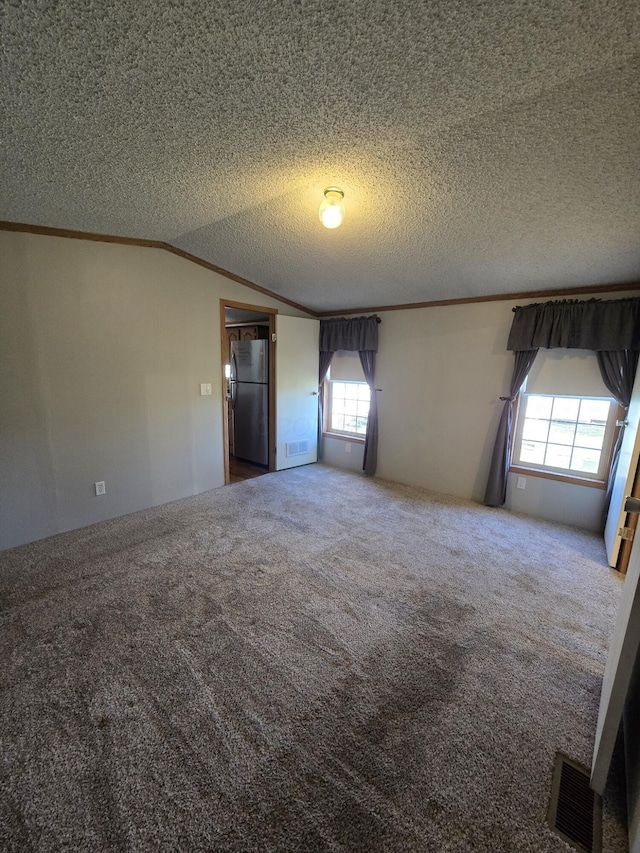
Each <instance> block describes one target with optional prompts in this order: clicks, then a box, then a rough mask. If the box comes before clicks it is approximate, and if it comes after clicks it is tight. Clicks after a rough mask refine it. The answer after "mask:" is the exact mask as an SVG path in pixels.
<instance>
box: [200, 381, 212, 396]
mask: <svg viewBox="0 0 640 853" xmlns="http://www.w3.org/2000/svg"><path fill="white" fill-rule="evenodd" d="M200 396H201V397H210V396H211V383H210V382H201V383H200Z"/></svg>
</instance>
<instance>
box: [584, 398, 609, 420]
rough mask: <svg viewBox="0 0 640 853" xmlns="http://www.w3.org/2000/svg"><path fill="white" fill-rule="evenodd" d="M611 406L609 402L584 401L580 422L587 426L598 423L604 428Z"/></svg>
mask: <svg viewBox="0 0 640 853" xmlns="http://www.w3.org/2000/svg"><path fill="white" fill-rule="evenodd" d="M610 406H611V404H610V403H609V401H608V400H583V401H582V405H581V406H580V421H581V422H582V423H585V424H592V423H596V424H602V425H603V426H604V425H605V424H606V423H607V418H608V417H609V408H610Z"/></svg>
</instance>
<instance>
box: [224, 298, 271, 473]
mask: <svg viewBox="0 0 640 853" xmlns="http://www.w3.org/2000/svg"><path fill="white" fill-rule="evenodd" d="M276 314H277V309H274V308H264V307H262V306H259V305H247V304H244V303H240V302H231V301H229V300H224V299H223V300H220V319H221V326H222V328H221V343H222V364H223V371H224V376H223V383H222V385H223V389H222V390H223V418H224V423H223V435H224V473H225V483H226V484H229V483H238V482H240V481H242V480H247V479H250V478H252V477H259V476H261V475H262V474H266V473H268V472H269V471H274V470H275V347H274V345H273V339H274V337H275V315H276Z"/></svg>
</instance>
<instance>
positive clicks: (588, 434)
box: [576, 424, 604, 450]
mask: <svg viewBox="0 0 640 853" xmlns="http://www.w3.org/2000/svg"><path fill="white" fill-rule="evenodd" d="M603 443H604V427H603V426H592V425H590V424H578V428H577V430H576V444H577V445H578V446H579V447H595V448H596V450H602V445H603Z"/></svg>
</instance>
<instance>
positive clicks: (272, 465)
mask: <svg viewBox="0 0 640 853" xmlns="http://www.w3.org/2000/svg"><path fill="white" fill-rule="evenodd" d="M225 308H240V309H243V310H245V311H257V312H259V313H260V314H267V315H268V316H269V426H268V430H269V471H275V470H276V346H275V340H274V339H275V335H276V314H277V313H278V309H277V308H267V307H266V306H264V305H250V304H249V303H246V302H236V301H235V300H233V299H221V300H220V354H221V364H220V370H221V373H222V382H221V386H222V447H223V456H224V484H225V486H228V485H229V483H230V482H231V480H230V477H229V401H228V399H227V380H226V378H225V375H224V366H225V364H227V361H228V358H229V353H228V352H227V324H226V320H225V310H224V309H225Z"/></svg>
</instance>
